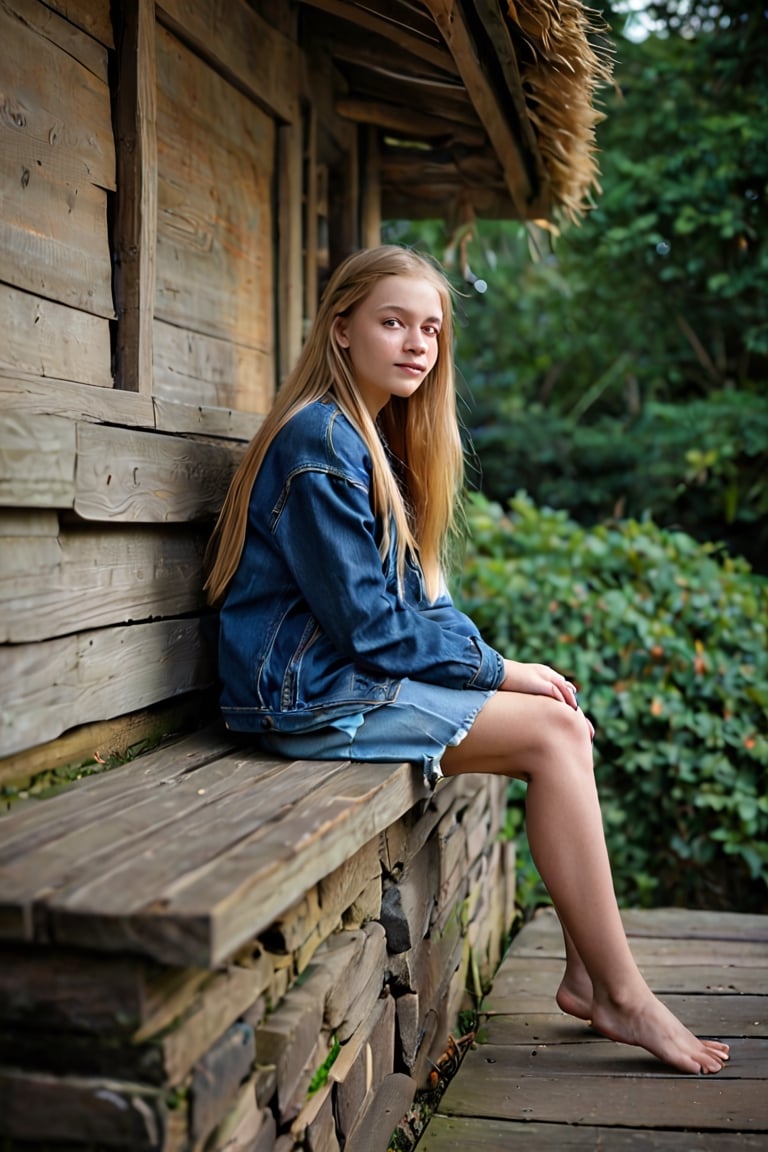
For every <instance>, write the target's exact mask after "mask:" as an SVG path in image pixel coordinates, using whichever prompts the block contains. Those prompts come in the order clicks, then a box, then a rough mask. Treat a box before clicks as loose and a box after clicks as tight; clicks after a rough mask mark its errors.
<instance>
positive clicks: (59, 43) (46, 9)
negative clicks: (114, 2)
mask: <svg viewBox="0 0 768 1152" xmlns="http://www.w3.org/2000/svg"><path fill="white" fill-rule="evenodd" d="M100 3H101V8H102V12H101V13H100V14H99V15H100V16H101V20H99V21H98V22H99V24H100V25H101V30H102V34H103V33H104V32H105V31H106V30H107V29H109V35H110V41H111V27H110V24H109V5H108V3H105V2H104V0H100ZM86 4H87V6H88V7H89V8H91V9H98V7H99V4H98V3H97V4H88V0H81V5H82V7H85V6H86ZM61 7H62V8H63V7H65V5H62V6H61ZM72 7H75V5H74V4H73V5H72ZM4 8H5V10H6V12H8V13H9V14H13V15H14V16H15V17H16V19H18V20H21V21H22V22H23V24H24V25H25V26H26V27H27V28H29V29H30V31H34V32H36V33H37V34H38V35H39V36H44V37H45V38H46V39H47V40H50V41H51V43H52V44H55V45H56V47H57V48H62V49H63V50H64V51H65V52H66V53H67V54H68V55H69V56H72V57H73V58H74V59H75V60H77V62H78V63H79V64H82V65H83V67H84V68H87V69H88V71H89V72H93V74H94V76H96V77H97V79H99V80H101V82H102V83H103V84H105V85H106V84H109V74H108V61H109V54H108V52H107V41H106V40H104V39H102V40H101V42H99V38H98V37H96V38H95V39H94V35H93V32H92V31H91V30H90V29H88V28H87V27H86V26H85V25H84V24H82V23H81V22H80V21H79V20H73V19H72V16H71V15H69V13H64V15H66V16H67V19H62V17H61V16H57V15H56V12H55V11H52V9H57V8H59V5H58V4H57V3H55V2H50V0H48V2H47V3H45V2H44V3H39V2H38V0H5V3H4ZM78 25H79V27H78ZM84 31H85V32H88V35H86V36H84V35H83V32H84Z"/></svg>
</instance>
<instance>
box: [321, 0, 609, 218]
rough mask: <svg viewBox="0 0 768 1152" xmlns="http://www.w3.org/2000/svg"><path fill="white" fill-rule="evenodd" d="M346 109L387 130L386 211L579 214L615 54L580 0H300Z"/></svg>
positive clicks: (340, 108)
mask: <svg viewBox="0 0 768 1152" xmlns="http://www.w3.org/2000/svg"><path fill="white" fill-rule="evenodd" d="M301 16H302V39H303V40H304V42H305V43H312V42H315V41H318V42H322V43H323V45H324V46H325V48H326V49H327V50H329V51H330V52H331V55H332V57H333V60H334V64H335V67H336V69H337V76H336V81H337V83H336V87H337V99H336V110H337V112H338V113H339V114H340V115H341V116H343V117H345V118H347V119H349V120H353V121H357V122H358V123H361V124H369V125H374V126H375V127H376V129H377V130H378V136H379V151H380V155H381V187H382V210H383V214H384V215H385V216H387V217H390V218H393V217H403V218H410V219H417V218H425V217H437V216H443V217H446V218H448V219H452V220H454V221H458V220H461V219H462V218H467V217H471V216H473V215H477V216H484V217H495V218H504V217H517V218H520V219H526V220H531V219H547V218H549V219H551V218H552V217H553V216H557V215H564V216H567V217H569V218H571V219H573V218H576V217H578V216H579V215H580V214H581V213H582V212H583V211H584V210H585V208H587V207H588V205H589V203H590V199H591V194H592V192H593V190H594V189H596V188H597V187H598V165H597V160H596V155H595V125H596V123H597V122H598V121H599V120H600V119H601V114H600V112H599V110H598V109H597V107H596V92H597V89H598V88H599V87H600V86H601V85H603V84H605V83H607V82H609V81H610V75H611V57H610V50H609V47H608V45H607V41H606V40H605V39H604V37H603V33H602V30H601V28H600V26H599V23H598V22H597V19H596V16H595V14H594V13H592V12H591V11H590V10H589V9H588V8H586V7H585V6H584V5H583V4H582V3H581V2H580V0H422V2H421V3H419V2H416V0H362V2H357V0H302V9H301Z"/></svg>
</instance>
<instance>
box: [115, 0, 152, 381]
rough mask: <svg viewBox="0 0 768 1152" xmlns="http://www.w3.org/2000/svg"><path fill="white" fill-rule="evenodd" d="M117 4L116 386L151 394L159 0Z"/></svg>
mask: <svg viewBox="0 0 768 1152" xmlns="http://www.w3.org/2000/svg"><path fill="white" fill-rule="evenodd" d="M118 7H119V13H120V22H121V23H120V28H119V29H118V50H117V60H118V78H117V95H116V101H115V103H116V136H117V173H118V175H117V215H116V220H115V267H116V277H115V279H116V297H117V314H118V323H117V385H118V387H120V388H124V389H127V390H128V391H130V392H143V393H146V394H151V392H152V319H153V314H154V303H155V253H156V244H157V102H156V63H155V5H154V0H124V3H122V4H120V5H119V6H118Z"/></svg>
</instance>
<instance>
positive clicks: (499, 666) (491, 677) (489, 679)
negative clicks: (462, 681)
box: [467, 636, 504, 689]
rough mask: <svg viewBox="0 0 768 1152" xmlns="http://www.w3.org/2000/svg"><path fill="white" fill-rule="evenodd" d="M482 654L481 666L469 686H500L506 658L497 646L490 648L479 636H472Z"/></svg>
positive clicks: (485, 687)
mask: <svg viewBox="0 0 768 1152" xmlns="http://www.w3.org/2000/svg"><path fill="white" fill-rule="evenodd" d="M470 639H471V641H472V643H473V644H474V645H475V647H476V648H477V650H478V652H479V654H480V667H479V668H478V669H477V672H475V674H474V676H473V677H472V678H471V680H470V681H469V682H468V684H467V688H483V689H493V688H499V687H500V686H501V682H502V680H503V679H504V660H503V658H502V657H501V655H500V654H499V653H498V652H497V651H496V649H495V648H490V647H489V646H488V645H487V644H485V643H484V642H483V641H482V640H478V639H477V637H475V636H472V637H470Z"/></svg>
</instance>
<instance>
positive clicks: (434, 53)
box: [301, 0, 456, 73]
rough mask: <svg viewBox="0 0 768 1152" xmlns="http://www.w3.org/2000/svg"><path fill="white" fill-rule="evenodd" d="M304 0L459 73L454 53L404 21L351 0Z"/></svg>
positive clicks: (437, 64) (444, 69)
mask: <svg viewBox="0 0 768 1152" xmlns="http://www.w3.org/2000/svg"><path fill="white" fill-rule="evenodd" d="M301 3H302V4H307V5H309V6H311V7H312V8H319V9H320V10H321V11H322V12H327V13H328V14H329V15H330V16H338V17H340V18H341V19H342V20H348V21H349V23H350V24H355V25H356V26H357V27H358V28H364V29H365V31H366V32H373V33H374V35H376V36H383V38H384V39H385V40H391V41H392V42H393V43H394V44H397V45H398V46H399V47H400V48H404V49H405V50H406V52H411V53H413V55H414V56H418V57H420V58H421V59H422V60H426V61H427V62H428V63H429V64H435V65H436V66H437V67H438V68H442V69H443V71H444V72H450V73H455V72H456V64H455V63H454V61H453V59H452V58H451V54H450V53H449V52H446V51H445V49H444V48H440V47H438V46H437V45H436V44H431V43H430V42H429V41H428V40H424V39H423V38H422V37H420V36H414V34H413V33H412V32H409V31H408V30H407V29H406V28H403V26H402V25H401V24H391V23H390V22H389V21H388V20H382V18H381V17H380V16H375V15H374V14H373V12H369V11H368V9H367V8H359V7H358V6H357V5H356V4H351V3H348V2H347V0H301ZM427 7H429V5H427Z"/></svg>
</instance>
